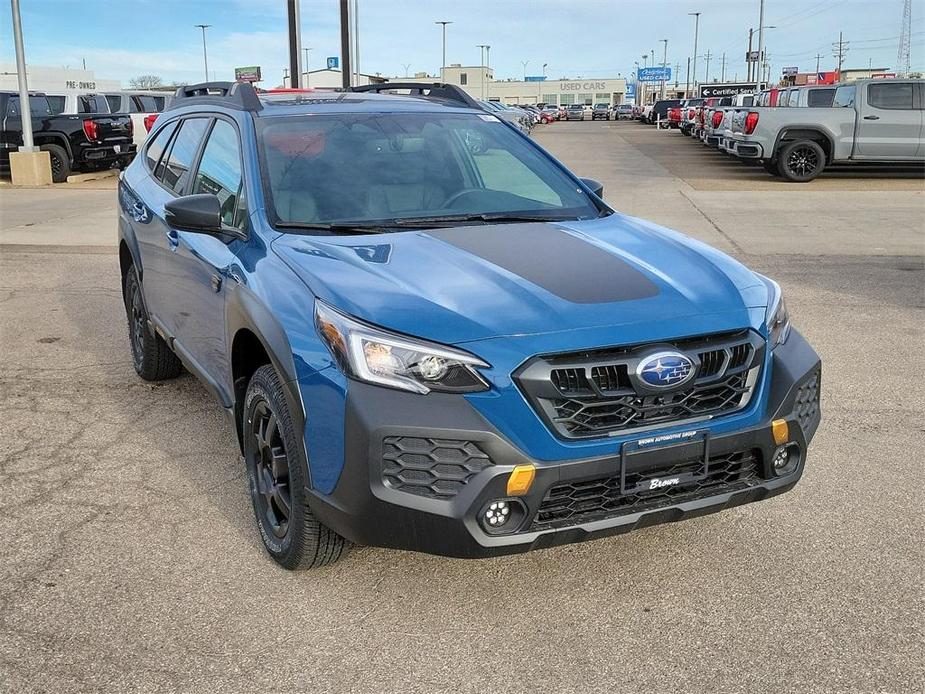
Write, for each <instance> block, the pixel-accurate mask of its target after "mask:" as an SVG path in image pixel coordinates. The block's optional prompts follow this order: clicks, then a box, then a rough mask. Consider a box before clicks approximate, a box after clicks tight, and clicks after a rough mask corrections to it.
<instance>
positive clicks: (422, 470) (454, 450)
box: [382, 436, 492, 499]
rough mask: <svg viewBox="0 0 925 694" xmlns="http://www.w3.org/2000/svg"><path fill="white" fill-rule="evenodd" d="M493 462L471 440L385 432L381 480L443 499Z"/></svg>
mask: <svg viewBox="0 0 925 694" xmlns="http://www.w3.org/2000/svg"><path fill="white" fill-rule="evenodd" d="M491 464H492V461H491V458H489V457H488V454H487V453H485V452H484V451H483V450H482V449H481V448H479V447H478V445H477V444H476V443H475V442H474V441H457V440H451V439H426V438H417V437H411V436H387V437H385V438H384V439H383V441H382V481H383V482H384V483H385V485H386V486H388V487H391V488H392V489H398V490H399V491H403V492H408V493H410V494H417V495H418V496H426V497H431V498H437V499H446V498H450V497H453V496H456V494H457V493H458V492H459V490H460V489H462V488H463V487H464V486H465V485H466V483H467V482H469V480H470V479H471V478H472V477H474V476H475V475H476V474H478V473H479V472H481V471H482V470H484V469H485V468H487V467H488V466H489V465H491Z"/></svg>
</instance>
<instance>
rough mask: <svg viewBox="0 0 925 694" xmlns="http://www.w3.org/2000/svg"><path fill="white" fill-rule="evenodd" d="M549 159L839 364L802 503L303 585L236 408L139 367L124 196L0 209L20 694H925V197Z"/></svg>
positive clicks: (1, 498)
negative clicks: (128, 324)
mask: <svg viewBox="0 0 925 694" xmlns="http://www.w3.org/2000/svg"><path fill="white" fill-rule="evenodd" d="M536 138H537V140H538V141H539V142H540V143H541V144H543V145H544V146H545V147H547V148H548V149H550V150H551V151H552V152H553V153H554V154H555V155H556V156H558V157H559V158H560V159H562V160H563V161H564V162H566V163H567V164H568V165H569V166H570V167H571V168H572V169H573V170H574V171H575V172H576V173H578V174H579V175H582V176H590V177H594V178H597V179H599V180H601V181H602V182H603V183H604V185H605V197H606V198H607V200H608V201H609V202H610V203H611V204H612V205H614V206H615V207H617V208H618V209H620V210H622V211H625V212H628V213H630V214H636V215H639V216H645V217H648V218H650V219H653V220H655V221H657V222H659V223H661V224H665V225H666V226H671V227H674V228H677V229H679V230H681V231H684V232H687V233H689V234H691V235H693V236H695V237H697V238H700V239H702V240H704V241H706V242H707V243H710V244H712V245H715V246H717V247H719V248H721V249H723V250H725V251H727V252H729V253H731V254H733V255H734V256H736V257H737V258H739V259H741V260H743V261H744V262H746V263H748V264H749V265H750V266H752V267H753V268H754V269H757V270H759V271H761V272H764V273H766V274H768V275H770V276H772V277H774V278H776V279H778V280H779V281H780V282H781V284H782V285H783V287H784V291H785V293H786V296H787V300H788V304H789V306H790V310H791V313H792V314H793V316H794V321H795V324H796V326H797V327H798V328H799V329H800V330H802V331H803V332H804V333H805V334H806V335H807V337H808V339H809V340H810V342H812V343H813V345H814V346H815V347H816V348H817V350H818V351H819V352H820V354H821V355H822V358H823V363H824V376H823V412H824V414H823V422H822V425H821V427H820V430H819V433H818V434H817V436H816V439H815V440H814V442H813V444H812V446H811V448H810V454H809V463H808V467H807V471H806V473H805V475H804V477H803V480H802V482H801V483H800V484H799V485H798V486H797V487H796V488H795V489H794V490H793V491H792V492H790V493H788V494H785V495H783V496H779V497H776V498H773V499H770V500H768V501H765V502H762V503H759V504H753V505H749V506H745V507H739V508H735V509H731V510H729V511H726V512H724V513H721V514H717V515H712V516H707V517H704V518H700V519H696V520H691V521H688V522H685V523H678V524H671V525H666V526H659V527H654V528H648V529H645V530H641V531H638V532H635V533H633V534H630V535H624V536H621V537H615V538H610V539H605V540H599V541H595V542H590V543H584V544H579V545H572V546H566V547H560V548H555V549H551V550H545V551H540V552H534V553H530V554H527V555H522V556H518V557H513V558H501V559H491V560H481V561H460V560H451V559H444V558H439V557H432V556H426V555H418V554H413V553H406V552H396V551H386V550H379V549H373V548H355V549H354V550H353V551H352V553H351V554H350V555H349V556H348V557H347V558H346V559H345V560H343V561H341V562H339V563H337V564H335V565H333V566H331V567H328V568H326V569H323V570H320V571H315V572H307V573H295V574H293V573H287V572H285V571H283V570H281V569H279V568H278V567H277V566H276V565H275V564H274V563H273V562H272V561H271V560H270V559H269V558H268V557H267V556H265V554H264V552H263V549H262V547H261V545H260V541H259V538H258V536H257V533H256V530H255V527H254V523H253V518H252V512H251V509H250V502H249V500H248V498H247V494H246V490H245V482H244V477H243V466H242V464H241V462H240V460H239V457H238V455H237V451H236V446H235V443H234V440H233V437H232V434H231V432H230V431H229V430H226V428H225V426H226V425H225V424H224V421H223V418H222V412H221V410H220V408H219V406H218V405H217V404H216V403H214V402H213V401H212V400H211V399H210V398H209V396H208V395H207V393H206V391H205V390H204V388H203V387H201V386H200V385H199V384H198V382H197V381H195V380H194V379H193V378H192V377H191V376H189V375H184V376H181V377H180V378H178V379H176V380H174V381H170V382H167V383H163V384H158V385H152V384H149V383H145V382H142V381H140V380H139V379H138V378H137V377H136V376H135V374H134V371H133V370H132V365H131V359H130V353H129V347H128V341H127V337H126V334H125V332H126V331H125V325H124V317H123V315H124V314H123V311H122V307H121V296H120V290H119V272H118V258H117V255H116V254H115V247H114V242H115V195H114V192H113V189H112V188H113V182H112V181H102V182H99V183H98V184H97V185H95V186H88V187H85V188H81V189H79V190H75V189H73V188H69V187H66V186H56V187H55V188H54V189H43V190H14V189H11V188H9V187H0V210H2V213H0V214H2V219H0V354H2V355H3V358H2V360H0V392H2V399H0V407H2V413H3V425H2V426H0V445H2V450H3V454H2V457H0V537H2V538H3V542H2V543H0V691H4V692H6V691H9V692H23V691H36V692H38V691H42V692H45V691H54V692H61V693H64V692H77V691H99V690H106V691H117V692H135V691H138V692H174V691H178V692H180V691H182V692H200V691H201V692H210V691H216V692H217V691H222V692H244V691H269V690H273V691H290V690H294V691H301V690H305V691H308V690H313V691H322V692H324V691H332V692H333V691H337V692H485V691H489V690H492V691H504V692H539V691H545V692H560V691H563V692H567V691H601V692H622V691H627V692H666V691H691V692H699V691H729V692H742V691H753V692H754V691H759V692H784V691H799V692H815V691H820V692H821V691H850V692H875V691H876V692H919V691H922V689H923V686H925V667H923V660H922V652H923V645H925V644H923V640H925V638H923V637H925V619H923V614H925V600H923V590H922V586H923V579H925V571H923V567H925V550H923V547H925V543H923V509H925V493H923V489H925V471H923V466H922V462H923V460H925V425H923V422H925V417H923V410H925V379H922V378H921V376H920V374H921V373H923V371H925V356H923V349H922V348H923V344H925V340H923V338H925V334H923V325H925V267H923V251H925V221H923V220H925V185H923V181H922V178H921V177H920V176H916V175H914V174H913V175H908V176H906V175H904V176H902V177H899V178H892V177H885V176H882V175H880V174H878V173H876V172H874V173H871V174H864V173H861V174H858V173H852V174H838V175H834V176H826V177H823V178H821V179H819V180H817V181H815V182H813V183H811V184H808V185H796V184H789V185H788V184H784V183H782V182H780V181H778V180H775V179H772V178H771V177H769V176H767V175H766V174H764V172H763V171H760V170H745V169H744V167H742V165H739V164H736V163H735V162H729V161H726V160H723V159H722V157H715V156H714V154H716V153H713V152H708V151H705V150H703V148H702V147H701V146H700V145H699V144H696V143H694V142H692V141H690V140H687V139H684V138H681V137H680V136H679V135H677V133H663V132H656V131H655V130H654V128H649V127H645V126H641V125H639V124H636V123H633V122H619V123H616V122H589V121H588V122H581V123H556V124H552V125H550V126H547V127H545V128H542V129H539V130H538V131H537V133H536ZM668 138H670V139H668ZM672 151H677V152H678V154H677V157H678V158H679V159H683V161H684V162H687V163H688V164H689V165H685V164H681V163H678V161H675V159H674V157H673V156H672V154H671V152H672ZM692 152H693V153H692ZM731 164H734V165H731ZM691 166H694V167H697V168H695V169H691ZM759 173H760V176H759V175H757V174H759ZM743 181H744V183H743Z"/></svg>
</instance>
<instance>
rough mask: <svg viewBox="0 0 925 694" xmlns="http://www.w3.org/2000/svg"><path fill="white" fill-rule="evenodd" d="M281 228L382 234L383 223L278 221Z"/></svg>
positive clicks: (277, 224) (335, 232) (333, 232)
mask: <svg viewBox="0 0 925 694" xmlns="http://www.w3.org/2000/svg"><path fill="white" fill-rule="evenodd" d="M276 226H277V227H278V228H280V229H305V230H308V231H327V232H329V233H331V234H382V233H384V231H383V228H384V225H382V224H378V223H377V224H363V223H362V222H337V223H333V224H329V223H326V222H277V223H276Z"/></svg>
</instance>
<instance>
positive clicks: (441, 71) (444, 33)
mask: <svg viewBox="0 0 925 694" xmlns="http://www.w3.org/2000/svg"><path fill="white" fill-rule="evenodd" d="M452 23H453V22H434V24H439V25H441V26H442V27H443V62H442V63H440V81H441V82H442V81H443V69H444V68H445V67H446V25H447V24H452Z"/></svg>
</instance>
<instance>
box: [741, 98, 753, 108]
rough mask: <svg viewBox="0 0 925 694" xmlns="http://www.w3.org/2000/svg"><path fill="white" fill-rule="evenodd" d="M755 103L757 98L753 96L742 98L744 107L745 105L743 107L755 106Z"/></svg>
mask: <svg viewBox="0 0 925 694" xmlns="http://www.w3.org/2000/svg"><path fill="white" fill-rule="evenodd" d="M754 102H755V97H753V96H745V97H742V105H743V106H753V105H754Z"/></svg>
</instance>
